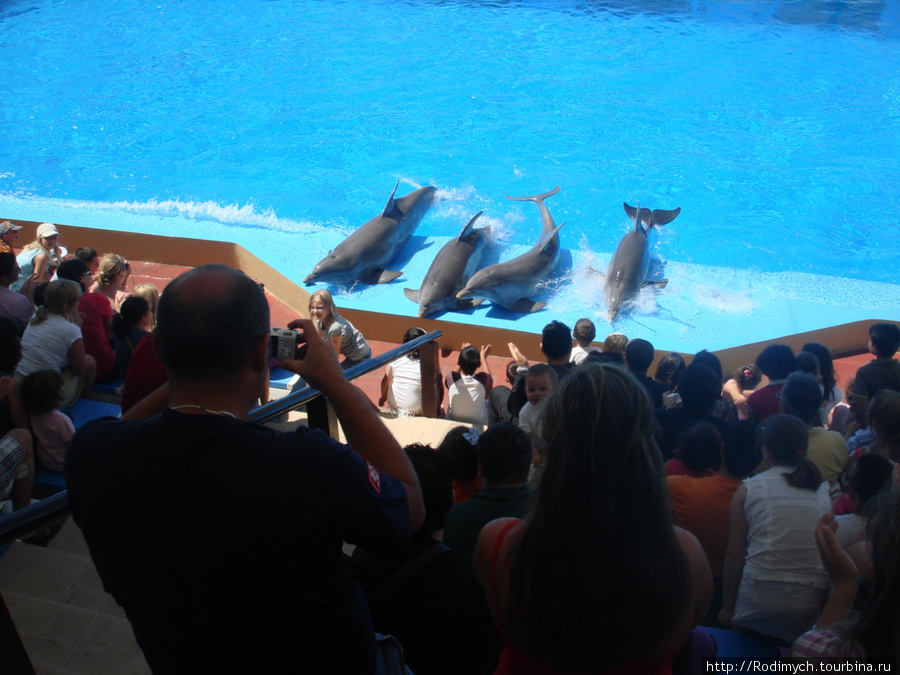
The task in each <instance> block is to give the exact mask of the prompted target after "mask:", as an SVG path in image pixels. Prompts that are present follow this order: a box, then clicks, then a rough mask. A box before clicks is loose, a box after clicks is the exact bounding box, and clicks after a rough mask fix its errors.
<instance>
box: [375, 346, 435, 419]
mask: <svg viewBox="0 0 900 675" xmlns="http://www.w3.org/2000/svg"><path fill="white" fill-rule="evenodd" d="M423 335H425V330H424V329H422V328H410V329H409V330H407V331H406V333H404V334H403V343H404V344H406V343H407V342H409V341H411V340H415V339H416V338H418V337H422V336H423ZM385 404H387V405H388V406H389V407H390V409H391V413H393V414H394V415H398V416H400V417H415V416H416V415H421V414H422V365H421V364H420V363H419V350H418V349H416V350H415V351H413V352H410V353H409V354H406V355H405V356H401V357H400V358H399V359H397V360H396V361H392V362H391V363H389V364H387V366H386V367H385V369H384V377H382V378H381V398H380V399H378V405H379V406H384V405H385Z"/></svg>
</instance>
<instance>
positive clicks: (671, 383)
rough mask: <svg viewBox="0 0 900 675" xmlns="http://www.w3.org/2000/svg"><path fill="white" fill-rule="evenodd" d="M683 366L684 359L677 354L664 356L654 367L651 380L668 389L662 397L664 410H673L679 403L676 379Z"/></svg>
mask: <svg viewBox="0 0 900 675" xmlns="http://www.w3.org/2000/svg"><path fill="white" fill-rule="evenodd" d="M684 366H685V364H684V357H683V356H682V355H681V354H679V353H678V352H670V353H668V354H666V355H665V356H664V357H662V358H661V359H660V361H659V363H658V364H657V366H656V373H654V375H653V379H654V380H656V381H657V382H662V383H663V384H665V385H666V386H667V387H668V388H669V389H668V391H666V392H665V393H663V395H662V401H663V405H664V406H665V407H666V408H674V407H676V406H677V405H678V404H680V403H681V397H680V396H679V395H678V378H679V377H681V373H682V372H684Z"/></svg>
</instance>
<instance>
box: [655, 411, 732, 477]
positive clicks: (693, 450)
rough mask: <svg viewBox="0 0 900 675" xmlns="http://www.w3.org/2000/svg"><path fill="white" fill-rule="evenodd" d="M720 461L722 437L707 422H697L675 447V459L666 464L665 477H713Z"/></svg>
mask: <svg viewBox="0 0 900 675" xmlns="http://www.w3.org/2000/svg"><path fill="white" fill-rule="evenodd" d="M721 461H722V435H721V434H720V433H719V430H718V429H716V428H715V427H714V426H713V425H712V424H710V423H709V422H698V423H697V424H695V425H694V426H692V427H690V428H688V430H687V431H686V432H685V433H684V434H683V435H682V437H681V440H680V441H678V445H676V446H675V457H673V458H672V459H670V460H669V461H668V462H666V476H690V477H691V478H707V477H709V476H715V475H716V471H717V470H718V468H719V464H720V463H721Z"/></svg>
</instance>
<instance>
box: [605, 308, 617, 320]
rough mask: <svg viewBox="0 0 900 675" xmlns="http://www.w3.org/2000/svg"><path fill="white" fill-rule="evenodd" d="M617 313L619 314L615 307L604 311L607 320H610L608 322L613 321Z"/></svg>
mask: <svg viewBox="0 0 900 675" xmlns="http://www.w3.org/2000/svg"><path fill="white" fill-rule="evenodd" d="M618 315H619V310H618V309H616V308H613V309H610V310H609V311H608V312H607V313H606V316H607V318H608V319H609V322H610V323H612V322H613V321H615V320H616V317H617V316H618Z"/></svg>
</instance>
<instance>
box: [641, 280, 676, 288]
mask: <svg viewBox="0 0 900 675" xmlns="http://www.w3.org/2000/svg"><path fill="white" fill-rule="evenodd" d="M667 283H669V280H668V279H659V280H657V281H645V282H644V283H643V284H642V285H643V286H656V288H665V287H666V284H667Z"/></svg>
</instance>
